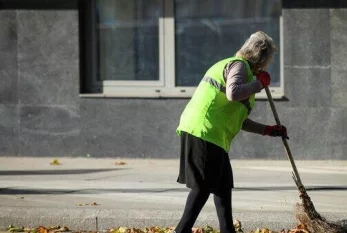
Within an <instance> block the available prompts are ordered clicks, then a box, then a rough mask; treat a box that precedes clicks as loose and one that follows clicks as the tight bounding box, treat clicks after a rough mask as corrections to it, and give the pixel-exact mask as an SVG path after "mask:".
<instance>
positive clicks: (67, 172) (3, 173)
mask: <svg viewBox="0 0 347 233" xmlns="http://www.w3.org/2000/svg"><path fill="white" fill-rule="evenodd" d="M123 169H127V168H107V169H106V168H104V169H65V170H63V169H62V170H11V171H0V176H25V175H77V174H88V173H97V172H109V171H116V170H123Z"/></svg>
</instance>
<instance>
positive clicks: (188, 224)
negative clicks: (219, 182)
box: [175, 189, 210, 233]
mask: <svg viewBox="0 0 347 233" xmlns="http://www.w3.org/2000/svg"><path fill="white" fill-rule="evenodd" d="M209 196H210V192H208V191H202V190H194V189H192V190H191V191H190V193H189V194H188V198H187V202H186V206H185V208H184V212H183V216H182V218H181V220H180V221H179V223H178V225H177V227H176V229H175V232H176V233H191V232H192V227H193V225H194V223H195V221H196V219H197V217H198V215H199V213H200V211H201V209H202V207H204V205H205V203H206V201H207V199H208V197H209Z"/></svg>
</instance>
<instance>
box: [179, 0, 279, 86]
mask: <svg viewBox="0 0 347 233" xmlns="http://www.w3.org/2000/svg"><path fill="white" fill-rule="evenodd" d="M280 16H281V1H280V0H233V1H230V0H189V1H187V0H175V27H176V28H175V35H176V37H175V38H176V39H175V40H176V45H175V46H176V48H175V49H176V55H175V56H176V86H196V85H197V84H198V83H199V81H200V80H201V78H202V77H203V75H204V73H205V71H206V70H207V68H209V67H210V66H211V65H212V64H214V63H215V62H217V61H219V60H221V59H223V58H227V57H231V56H233V55H234V54H235V53H236V52H237V50H238V49H239V48H240V47H241V46H242V44H243V43H244V42H245V40H246V39H247V38H248V37H249V36H250V35H251V34H252V33H254V32H256V31H258V30H262V31H264V32H265V33H267V34H268V35H269V36H271V37H272V38H273V40H274V41H275V43H276V45H277V47H278V48H279V46H280V44H279V40H280V39H279V36H280V24H279V23H280V21H279V20H280ZM268 71H269V72H270V74H271V75H272V86H279V85H280V60H279V52H277V53H276V55H275V56H274V58H273V60H272V63H271V64H270V65H269V67H268Z"/></svg>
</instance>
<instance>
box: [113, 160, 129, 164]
mask: <svg viewBox="0 0 347 233" xmlns="http://www.w3.org/2000/svg"><path fill="white" fill-rule="evenodd" d="M114 164H116V165H125V164H127V163H126V162H123V161H116V162H115V163H114Z"/></svg>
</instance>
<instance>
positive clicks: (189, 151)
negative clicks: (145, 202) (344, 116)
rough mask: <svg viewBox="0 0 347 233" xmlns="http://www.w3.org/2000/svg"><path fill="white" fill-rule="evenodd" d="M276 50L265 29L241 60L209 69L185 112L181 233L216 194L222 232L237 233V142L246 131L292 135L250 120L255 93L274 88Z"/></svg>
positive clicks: (239, 56)
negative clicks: (233, 149) (185, 191)
mask: <svg viewBox="0 0 347 233" xmlns="http://www.w3.org/2000/svg"><path fill="white" fill-rule="evenodd" d="M275 51H276V46H275V44H274V42H273V40H272V39H271V37H269V36H268V35H266V34H265V33H264V32H262V31H258V32H256V33H254V34H252V35H251V36H250V38H248V39H247V40H246V42H245V43H244V45H243V46H242V47H241V49H240V50H239V51H238V52H237V53H236V55H235V56H233V57H230V58H226V59H224V60H221V61H219V62H217V63H216V64H214V65H212V67H210V68H209V69H208V70H207V72H206V73H205V76H204V77H203V79H202V81H201V82H200V84H199V86H198V87H197V89H196V91H195V93H194V95H193V97H192V98H191V100H190V101H189V103H188V104H187V106H186V108H185V109H184V111H183V113H182V115H181V119H180V123H179V126H178V128H177V133H178V135H179V136H180V138H181V155H180V156H181V157H180V171H179V176H178V180H177V182H179V183H181V184H186V186H187V187H188V188H190V189H191V191H190V193H189V195H188V198H187V202H186V206H185V209H184V212H183V216H182V218H181V220H180V221H179V223H178V225H177V226H176V228H175V232H176V233H191V228H192V227H193V225H194V223H195V221H196V219H197V217H198V215H199V213H200V211H201V209H202V208H203V206H204V205H205V203H206V201H207V199H208V197H209V196H210V194H211V193H213V194H214V203H215V206H216V210H217V216H218V220H219V227H220V232H221V233H233V232H235V229H234V226H233V218H232V202H231V189H232V188H233V186H234V181H233V174H232V169H231V164H230V160H229V156H228V151H229V149H230V144H231V141H232V140H233V138H234V137H235V136H236V135H237V133H238V132H239V131H240V130H241V129H242V130H245V131H248V132H252V133H257V134H260V135H269V136H281V137H287V130H286V128H285V127H284V126H278V125H274V126H269V125H263V124H260V123H257V122H255V121H252V120H251V119H249V118H248V115H249V114H250V112H251V110H252V108H253V107H254V103H255V93H257V92H260V91H261V90H262V89H263V88H264V87H266V86H268V85H269V84H270V81H271V78H270V75H269V73H267V72H266V71H265V70H266V67H267V66H268V64H269V63H270V61H271V59H272V56H273V53H274V52H275ZM254 76H255V77H254Z"/></svg>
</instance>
